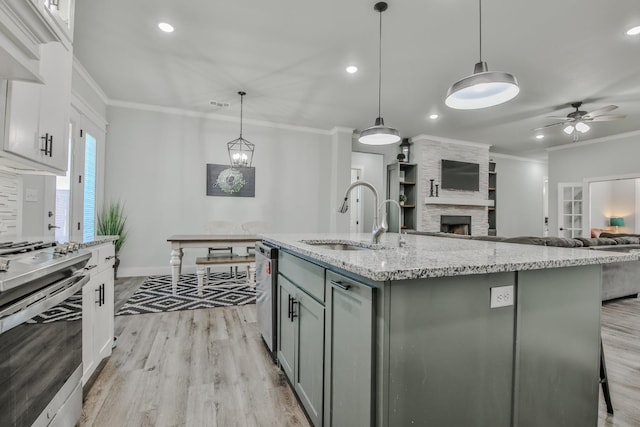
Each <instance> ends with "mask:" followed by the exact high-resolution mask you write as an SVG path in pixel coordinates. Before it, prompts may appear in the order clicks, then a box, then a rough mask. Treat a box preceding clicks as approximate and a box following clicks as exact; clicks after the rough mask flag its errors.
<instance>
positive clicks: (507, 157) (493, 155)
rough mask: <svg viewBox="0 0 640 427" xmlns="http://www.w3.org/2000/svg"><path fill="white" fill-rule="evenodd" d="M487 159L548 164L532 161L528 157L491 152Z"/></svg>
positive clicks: (546, 161) (541, 161)
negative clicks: (494, 158)
mask: <svg viewBox="0 0 640 427" xmlns="http://www.w3.org/2000/svg"><path fill="white" fill-rule="evenodd" d="M489 157H496V158H498V159H510V160H519V161H521V162H533V163H540V164H542V165H546V164H547V163H548V160H540V159H532V158H530V157H519V156H513V155H511V154H502V153H494V152H491V151H490V152H489Z"/></svg>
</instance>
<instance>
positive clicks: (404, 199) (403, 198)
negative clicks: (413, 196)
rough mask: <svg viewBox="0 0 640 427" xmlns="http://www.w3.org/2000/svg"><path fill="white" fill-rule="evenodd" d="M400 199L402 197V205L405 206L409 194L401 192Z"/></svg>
mask: <svg viewBox="0 0 640 427" xmlns="http://www.w3.org/2000/svg"><path fill="white" fill-rule="evenodd" d="M399 199H400V205H401V206H404V202H406V201H407V196H405V195H404V194H401V195H400V197H399Z"/></svg>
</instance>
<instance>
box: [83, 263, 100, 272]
mask: <svg viewBox="0 0 640 427" xmlns="http://www.w3.org/2000/svg"><path fill="white" fill-rule="evenodd" d="M97 266H98V265H97V264H94V265H88V266H86V267H85V268H84V269H85V270H86V271H89V270H91V269H93V268H96V267H97Z"/></svg>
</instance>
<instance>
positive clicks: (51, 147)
mask: <svg viewBox="0 0 640 427" xmlns="http://www.w3.org/2000/svg"><path fill="white" fill-rule="evenodd" d="M49 157H53V135H49Z"/></svg>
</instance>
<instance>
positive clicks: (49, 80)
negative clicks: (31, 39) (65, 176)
mask: <svg viewBox="0 0 640 427" xmlns="http://www.w3.org/2000/svg"><path fill="white" fill-rule="evenodd" d="M40 62H41V64H40V70H41V72H42V78H43V80H44V84H39V83H30V82H22V81H10V82H9V83H8V85H7V86H8V90H7V111H6V116H5V117H6V123H5V126H6V132H5V139H4V146H3V151H4V153H3V156H4V157H9V158H10V159H12V160H14V161H19V160H21V159H24V160H26V161H27V165H28V166H31V167H32V168H33V169H38V170H43V171H46V172H51V173H54V174H60V173H64V172H65V171H66V170H67V163H68V150H69V142H68V141H69V115H70V104H71V67H72V55H71V52H70V51H69V50H67V49H66V48H65V46H63V45H62V44H61V43H60V42H51V43H47V44H44V45H42V46H41V60H40ZM32 162H35V163H37V164H38V165H35V166H34V165H33V163H32Z"/></svg>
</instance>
